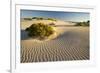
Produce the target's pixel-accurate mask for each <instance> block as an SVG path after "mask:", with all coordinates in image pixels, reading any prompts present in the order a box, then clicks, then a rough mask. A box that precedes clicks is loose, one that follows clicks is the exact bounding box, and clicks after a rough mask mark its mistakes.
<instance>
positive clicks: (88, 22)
mask: <svg viewBox="0 0 100 73" xmlns="http://www.w3.org/2000/svg"><path fill="white" fill-rule="evenodd" d="M89 25H90V21H89V20H88V21H86V22H77V23H76V24H75V26H89Z"/></svg>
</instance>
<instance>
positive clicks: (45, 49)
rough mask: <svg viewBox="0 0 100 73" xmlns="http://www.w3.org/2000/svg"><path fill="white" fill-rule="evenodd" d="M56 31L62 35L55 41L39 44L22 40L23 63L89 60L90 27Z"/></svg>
mask: <svg viewBox="0 0 100 73" xmlns="http://www.w3.org/2000/svg"><path fill="white" fill-rule="evenodd" d="M56 29H57V30H58V33H60V32H62V33H61V34H60V35H59V36H58V37H57V38H56V39H54V40H50V41H45V42H39V41H37V40H32V39H31V40H30V39H27V38H25V39H22V40H21V62H22V63H28V62H47V61H68V60H88V59H89V27H56ZM24 33H25V32H24ZM25 35H26V34H25ZM23 36H24V34H23Z"/></svg>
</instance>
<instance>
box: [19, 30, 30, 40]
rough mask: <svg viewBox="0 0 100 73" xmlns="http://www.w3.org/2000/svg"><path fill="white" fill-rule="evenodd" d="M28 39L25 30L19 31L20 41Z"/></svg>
mask: <svg viewBox="0 0 100 73" xmlns="http://www.w3.org/2000/svg"><path fill="white" fill-rule="evenodd" d="M27 39H29V37H28V33H27V32H26V31H25V30H21V40H27Z"/></svg>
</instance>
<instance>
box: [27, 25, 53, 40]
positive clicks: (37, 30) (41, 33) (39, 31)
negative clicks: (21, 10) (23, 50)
mask: <svg viewBox="0 0 100 73" xmlns="http://www.w3.org/2000/svg"><path fill="white" fill-rule="evenodd" d="M26 31H27V32H28V35H29V36H30V37H39V38H46V37H49V36H50V35H52V34H53V33H54V30H53V27H52V26H49V25H45V24H43V23H36V24H32V25H31V26H30V27H28V28H26Z"/></svg>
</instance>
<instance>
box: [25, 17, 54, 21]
mask: <svg viewBox="0 0 100 73" xmlns="http://www.w3.org/2000/svg"><path fill="white" fill-rule="evenodd" d="M32 19H36V20H51V21H56V19H54V18H43V17H32V18H24V20H32Z"/></svg>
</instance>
